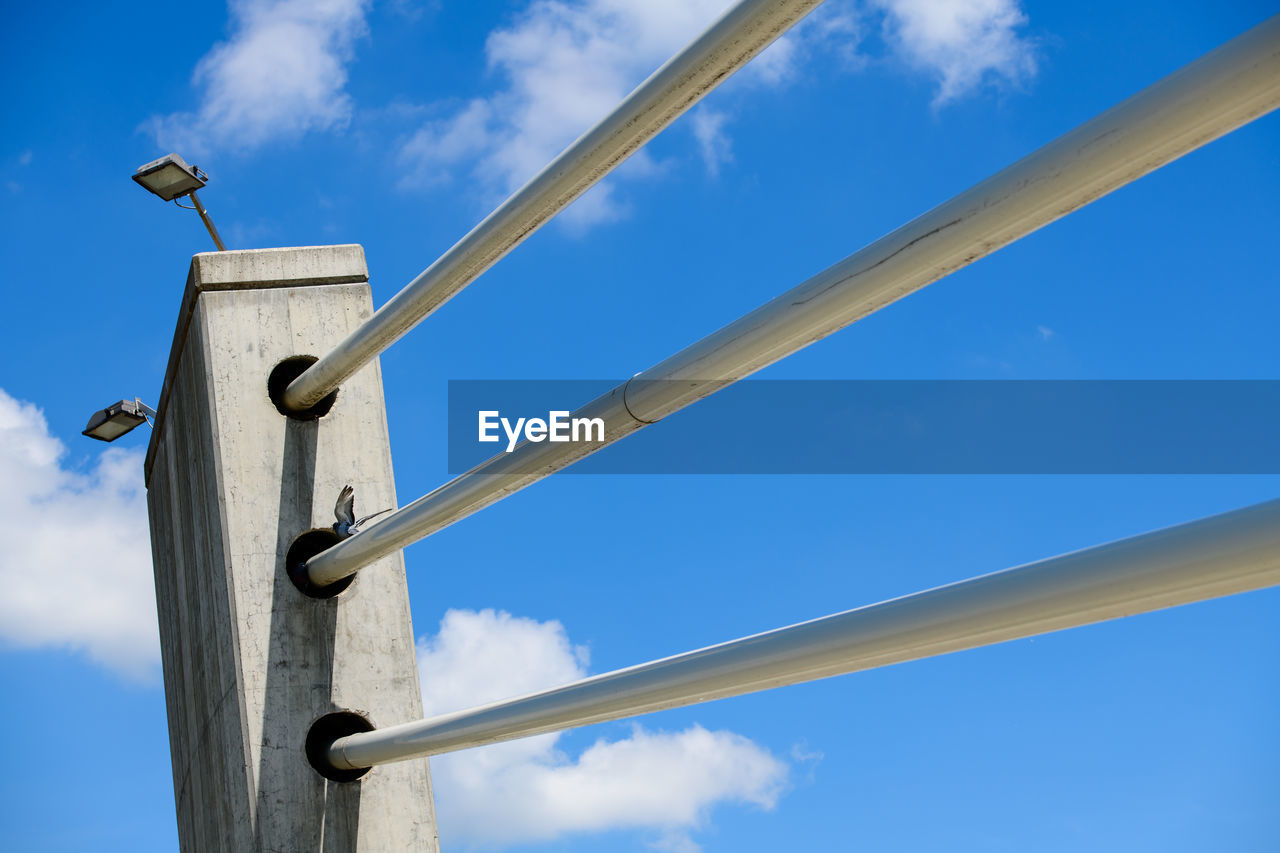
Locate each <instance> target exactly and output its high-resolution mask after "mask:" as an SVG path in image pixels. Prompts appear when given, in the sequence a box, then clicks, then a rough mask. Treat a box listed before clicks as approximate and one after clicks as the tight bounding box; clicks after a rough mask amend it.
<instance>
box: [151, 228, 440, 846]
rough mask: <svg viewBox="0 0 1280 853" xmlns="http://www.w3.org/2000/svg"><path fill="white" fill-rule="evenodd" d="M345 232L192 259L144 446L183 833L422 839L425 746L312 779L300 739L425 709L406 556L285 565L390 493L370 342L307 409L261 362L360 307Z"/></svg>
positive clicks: (230, 840) (359, 253)
mask: <svg viewBox="0 0 1280 853" xmlns="http://www.w3.org/2000/svg"><path fill="white" fill-rule="evenodd" d="M367 280H368V274H367V271H366V268H365V263H364V253H363V250H362V249H361V248H360V247H359V246H322V247H312V248H301V249H266V250H257V251H247V252H218V253H209V254H202V255H196V256H195V258H193V259H192V264H191V273H190V276H189V278H188V282H187V293H186V296H185V297H184V299H183V307H182V313H181V316H180V317H179V320H178V330H177V333H176V335H175V337H174V348H173V352H172V353H171V355H170V363H169V371H168V373H167V375H166V380H165V389H164V392H163V394H162V397H161V403H160V408H159V415H158V418H157V425H156V430H155V433H154V435H153V436H152V441H151V446H150V447H149V448H148V454H147V489H148V491H147V500H148V506H149V509H150V515H151V539H152V553H153V558H154V562H155V577H156V600H157V605H158V607H159V613H160V635H161V645H162V654H163V662H164V680H165V698H166V702H167V705H168V712H169V733H170V744H171V749H172V755H173V779H174V793H175V798H176V800H177V812H178V830H179V837H180V839H181V845H182V849H183V850H184V851H205V850H228V851H326V853H328V851H347V850H361V851H365V850H368V851H387V850H396V851H400V850H427V851H434V850H437V849H438V845H437V841H436V833H435V815H434V810H433V805H432V797H431V781H430V776H429V772H428V769H427V764H426V762H425V761H415V762H403V763H399V764H392V765H388V766H386V767H379V768H375V769H374V770H372V771H371V772H370V773H369V774H368V775H366V776H365V777H364V778H363V779H361V780H360V781H358V782H349V783H337V782H329V781H327V780H325V779H324V778H322V777H321V776H320V775H319V774H317V773H316V772H315V771H314V770H313V769H312V768H311V766H310V765H309V764H308V763H307V760H306V758H305V756H304V754H303V743H304V741H305V739H306V735H307V731H308V729H309V728H310V726H311V723H312V722H313V721H314V720H315V719H316V718H317V717H320V716H322V715H323V714H326V713H328V712H330V711H334V710H355V711H358V712H361V713H363V714H366V715H367V716H368V717H369V719H370V720H371V721H372V722H373V723H374V725H377V726H381V725H386V724H390V723H399V722H404V721H407V720H413V719H417V718H419V717H421V716H422V707H421V696H420V694H419V692H418V678H417V668H416V664H415V658H414V646H413V633H412V627H411V624H410V621H409V601H408V595H407V591H406V588H405V581H404V564H403V561H402V559H401V557H400V556H399V555H398V554H397V555H395V556H392V557H388V558H385V559H382V560H379V561H378V562H377V563H375V564H374V565H372V566H370V567H369V568H367V569H365V570H364V571H363V572H361V573H360V575H359V576H358V577H357V578H356V580H355V582H354V583H353V584H352V586H351V587H350V588H349V589H347V591H345V592H343V593H342V594H340V595H339V596H337V597H336V598H332V599H313V598H308V597H307V596H304V595H303V594H302V593H300V592H299V591H298V590H297V589H295V588H294V586H293V585H292V583H291V582H290V581H289V579H288V578H287V577H286V575H285V574H284V568H283V567H284V558H285V554H286V552H287V550H288V548H289V545H290V544H291V543H292V542H293V540H294V539H295V538H296V537H297V536H298V534H300V533H302V532H304V531H306V530H308V529H312V528H324V527H328V526H329V525H331V524H332V523H333V520H334V519H333V503H334V500H335V499H336V497H337V495H338V491H339V490H340V489H341V488H342V486H343V485H344V484H345V483H348V482H350V483H352V484H353V485H354V486H355V489H356V509H357V512H362V513H368V512H372V511H374V510H378V509H382V508H384V507H389V506H394V505H395V489H394V486H393V482H392V476H391V456H390V451H389V444H388V439H387V427H386V415H385V409H384V407H383V397H382V379H381V374H380V371H379V367H378V364H377V362H376V361H375V362H374V363H373V364H371V365H369V366H367V367H365V368H364V369H362V370H361V371H360V372H358V373H356V374H355V375H354V376H352V377H351V378H350V379H349V380H348V381H347V382H346V383H344V384H343V386H342V388H341V390H340V391H339V393H338V398H337V402H336V403H335V405H334V406H333V409H332V411H330V412H329V414H328V415H326V416H325V417H323V418H321V419H320V420H318V421H298V420H293V419H290V418H286V417H284V416H283V415H281V414H280V413H279V412H278V411H277V410H276V408H275V406H274V405H273V404H272V402H271V400H270V399H269V398H268V395H267V376H268V375H269V374H270V372H271V370H272V368H273V367H274V366H275V365H276V364H278V363H279V362H280V361H281V360H283V359H285V358H287V357H289V356H294V355H313V356H319V355H322V354H323V353H324V352H326V351H327V350H328V348H329V347H330V346H332V345H333V344H334V343H336V342H337V341H339V340H341V339H342V338H343V337H344V336H345V335H346V334H348V333H349V332H350V331H351V330H352V329H353V328H355V327H356V326H357V325H359V324H360V323H361V322H362V321H363V320H365V319H366V318H368V317H369V316H370V315H371V314H372V311H373V306H372V302H371V299H370V294H369V286H368V284H367V283H366V282H367Z"/></svg>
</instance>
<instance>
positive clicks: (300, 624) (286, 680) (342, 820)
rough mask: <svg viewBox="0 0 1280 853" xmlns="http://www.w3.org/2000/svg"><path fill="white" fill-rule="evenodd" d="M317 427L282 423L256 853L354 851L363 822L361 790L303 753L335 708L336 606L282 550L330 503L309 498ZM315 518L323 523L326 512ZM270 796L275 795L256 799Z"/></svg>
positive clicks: (315, 423) (306, 423)
mask: <svg viewBox="0 0 1280 853" xmlns="http://www.w3.org/2000/svg"><path fill="white" fill-rule="evenodd" d="M319 428H320V422H319V421H297V420H293V419H289V420H288V422H287V425H286V429H285V440H284V448H283V451H282V454H283V476H282V477H281V486H280V520H279V526H278V529H277V536H276V567H277V570H276V572H275V574H274V576H273V577H274V581H273V584H272V592H271V595H272V598H271V632H270V639H269V642H270V648H269V649H268V652H267V674H266V683H265V688H264V689H265V696H264V697H263V698H264V701H263V705H262V707H263V708H264V709H265V710H264V712H263V720H262V754H261V756H260V758H259V764H258V777H257V778H258V779H259V780H264V779H269V780H272V781H271V782H270V783H269V784H267V785H263V784H261V781H260V782H259V792H260V793H259V794H258V797H257V810H256V814H255V818H254V832H255V837H256V840H257V843H258V849H259V850H290V851H316V853H342V851H351V850H355V849H356V839H357V835H358V830H359V825H360V791H361V783H360V782H347V783H340V782H329V781H328V780H326V779H325V778H324V777H322V776H321V775H320V774H319V773H317V772H316V771H315V770H314V769H312V767H311V765H310V764H308V762H307V758H306V755H305V754H304V751H303V746H304V744H305V742H306V739H307V731H308V730H309V729H310V727H311V723H312V722H313V721H314V720H316V719H317V718H318V717H320V716H322V715H324V714H327V713H329V712H330V711H335V710H341V709H338V708H335V707H334V706H333V704H332V701H331V699H330V697H331V695H332V678H333V642H334V633H335V627H336V623H337V611H338V601H339V599H337V598H328V599H322V598H310V597H308V596H306V595H304V594H302V593H301V592H300V591H298V589H297V588H295V587H294V585H293V583H292V582H291V581H290V580H289V578H288V576H287V575H286V574H285V570H284V565H285V555H286V554H287V553H288V550H289V546H290V545H291V544H292V543H293V540H294V539H295V538H297V537H298V535H300V534H301V533H303V532H305V531H307V530H308V529H310V528H311V524H312V517H313V501H315V500H319V501H320V502H321V503H325V502H327V500H330V499H326V498H325V497H324V496H320V497H319V498H316V496H315V470H316V439H317V430H318V429H319ZM333 497H334V498H336V497H337V495H334V496H333ZM320 509H322V510H323V509H326V508H324V507H321V508H320ZM321 516H322V517H327V511H326V512H322V513H321ZM267 790H270V791H274V792H276V793H275V795H274V796H271V797H268V796H267V795H265V794H263V793H261V792H262V791H267Z"/></svg>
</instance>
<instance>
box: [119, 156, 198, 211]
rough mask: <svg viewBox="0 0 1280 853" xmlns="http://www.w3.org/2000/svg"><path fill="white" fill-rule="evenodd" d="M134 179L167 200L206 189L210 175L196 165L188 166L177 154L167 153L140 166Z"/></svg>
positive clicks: (134, 174)
mask: <svg viewBox="0 0 1280 853" xmlns="http://www.w3.org/2000/svg"><path fill="white" fill-rule="evenodd" d="M133 179H134V180H135V181H137V182H138V183H139V184H141V185H142V186H144V187H146V188H147V189H148V190H150V191H151V192H153V193H155V194H156V195H158V196H160V198H162V199H164V200H165V201H173V200H174V199H175V198H177V197H178V196H184V195H186V194H187V193H189V192H192V191H193V190H201V189H204V185H205V184H206V183H208V175H205V174H204V173H202V172H201V171H200V170H199V169H197V168H196V167H195V166H188V165H187V163H186V161H185V160H183V159H182V158H181V157H179V156H178V155H177V154H166V155H165V156H163V157H161V158H160V159H159V160H152V161H151V162H150V163H148V164H147V165H145V166H139V167H138V171H136V172H134V173H133Z"/></svg>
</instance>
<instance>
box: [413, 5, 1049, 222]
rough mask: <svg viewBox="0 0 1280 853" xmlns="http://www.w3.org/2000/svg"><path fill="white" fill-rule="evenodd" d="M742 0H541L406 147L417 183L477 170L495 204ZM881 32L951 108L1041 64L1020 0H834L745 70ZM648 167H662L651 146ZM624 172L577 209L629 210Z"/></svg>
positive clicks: (773, 75)
mask: <svg viewBox="0 0 1280 853" xmlns="http://www.w3.org/2000/svg"><path fill="white" fill-rule="evenodd" d="M730 5H732V3H731V2H730V0H643V2H641V0H533V2H530V3H529V4H528V5H527V6H526V7H525V8H524V10H523V11H522V12H521V13H520V14H519V15H518V16H517V17H516V18H515V19H514V20H513V21H511V22H510V23H509V24H506V25H504V26H502V27H500V28H498V29H496V30H494V31H493V32H492V33H490V35H489V38H488V41H487V43H486V46H485V52H486V55H487V58H488V63H489V67H490V69H491V71H492V73H493V74H494V76H495V78H496V79H497V80H498V81H499V82H498V85H497V86H496V88H494V89H493V91H491V92H490V93H488V94H486V95H483V96H481V97H478V98H474V99H472V100H470V101H469V102H467V103H466V104H463V105H461V106H459V107H457V108H456V109H454V110H453V111H452V112H449V113H447V114H446V115H445V116H444V117H442V118H436V119H433V120H431V121H428V122H426V123H425V124H423V125H421V126H420V127H419V128H418V129H417V130H416V131H414V132H413V133H412V134H411V135H410V136H409V137H408V138H407V139H406V140H405V141H404V142H403V143H402V145H401V146H400V151H399V161H400V164H401V165H402V167H404V169H405V175H406V177H405V178H404V181H403V184H404V185H405V186H410V187H433V186H438V185H440V184H444V183H447V182H449V181H451V180H452V179H454V178H465V180H466V181H467V183H468V185H470V186H476V187H479V188H480V190H481V192H482V193H483V194H484V196H485V198H484V200H485V201H486V202H490V201H495V200H496V199H497V198H500V197H501V196H502V195H505V194H506V193H509V192H511V191H512V190H514V189H516V188H517V187H518V186H520V185H521V184H523V183H524V182H525V181H527V180H529V179H530V178H532V177H533V176H534V175H535V174H537V172H538V171H539V170H540V169H541V168H542V167H543V166H545V165H546V164H547V163H548V162H549V161H550V159H551V158H552V157H554V156H555V155H556V154H557V153H559V152H560V151H561V150H563V148H564V147H565V146H566V145H568V144H569V143H570V142H572V141H573V140H574V139H575V138H576V137H578V136H579V135H581V134H582V133H583V132H584V131H586V130H587V129H588V128H590V127H591V126H592V125H593V124H594V123H595V122H597V121H599V120H600V119H601V118H603V117H604V116H605V115H607V114H608V112H609V110H611V109H612V108H613V107H614V106H615V105H616V104H617V103H618V102H619V101H620V100H621V99H622V98H623V97H624V96H625V95H626V94H627V92H629V91H630V90H631V89H632V88H634V87H635V86H636V85H637V84H638V83H639V82H640V81H641V80H643V79H644V77H645V76H646V75H647V74H649V73H651V72H652V71H653V70H654V69H656V68H657V67H658V66H659V65H660V64H661V63H662V62H664V61H665V60H666V59H668V58H669V57H670V56H671V55H672V54H673V53H674V52H675V51H676V50H678V49H679V48H681V47H682V46H684V45H685V44H686V43H687V42H688V41H690V40H691V39H692V38H693V37H694V36H695V35H697V33H698V32H700V31H701V30H702V29H704V28H705V27H706V26H707V25H709V24H710V23H711V22H712V21H713V20H715V18H716V17H717V15H718V14H720V13H722V12H723V11H724V10H725V9H726V8H728V7H729V6H730ZM876 20H879V21H880V23H881V27H880V29H881V30H882V32H883V36H884V39H885V42H886V44H887V45H888V47H889V49H890V51H891V52H892V53H894V54H895V55H898V56H901V57H902V58H903V59H904V60H905V61H906V62H907V63H908V64H909V65H910V66H911V67H913V68H916V69H919V70H921V71H923V72H925V73H927V74H929V75H930V76H933V77H935V78H936V79H937V81H938V88H937V93H936V96H935V98H934V104H935V106H936V105H940V104H943V103H946V102H947V101H950V100H953V99H955V98H958V97H960V96H961V95H963V94H965V93H967V92H970V91H973V90H974V89H976V88H977V87H979V86H980V85H981V84H982V82H983V81H984V80H987V79H990V78H993V77H994V78H1000V79H1004V80H1007V81H1011V82H1014V83H1017V82H1020V81H1022V80H1023V79H1025V78H1027V77H1028V76H1029V75H1030V74H1032V73H1033V72H1034V70H1035V61H1034V52H1033V49H1032V46H1031V45H1030V43H1029V42H1027V41H1026V40H1025V39H1023V38H1022V37H1021V36H1019V35H1018V33H1017V29H1018V28H1019V27H1021V26H1022V25H1023V24H1025V22H1026V16H1025V15H1023V13H1022V12H1021V10H1020V8H1019V5H1018V2H1017V0H866V2H854V0H830V2H828V3H827V4H826V5H824V6H822V7H820V8H819V10H818V11H817V12H815V13H814V14H812V15H810V16H809V18H807V19H806V20H805V21H804V22H802V23H801V24H800V26H798V27H797V28H796V29H795V30H794V31H793V32H792V33H790V34H788V35H787V36H785V37H784V38H782V39H780V40H779V41H777V42H775V43H774V44H773V45H772V46H770V47H769V48H768V49H767V50H766V51H764V52H763V53H762V54H761V55H760V56H758V57H757V58H756V59H755V60H754V61H753V62H752V63H751V64H750V65H749V66H748V69H747V71H746V72H745V79H746V80H747V81H748V82H750V83H754V84H756V85H764V86H782V85H786V84H787V83H788V82H790V81H791V80H794V79H795V78H796V77H797V76H798V75H799V73H800V70H801V69H802V67H803V65H804V63H805V60H806V59H807V58H808V57H809V56H811V55H812V54H814V53H815V52H818V51H831V52H833V53H835V54H837V55H838V56H840V57H842V58H843V59H844V60H845V62H844V63H843V64H844V65H845V66H846V67H849V68H857V67H860V66H861V65H864V64H865V57H862V56H861V55H860V54H859V51H858V48H859V45H860V44H861V41H862V38H863V35H864V33H865V32H867V31H868V29H873V28H874V22H875V21H876ZM730 119H731V115H730V112H729V110H728V109H727V108H726V107H723V106H720V105H717V106H716V107H715V108H714V109H712V108H708V107H702V108H700V109H698V110H695V111H694V113H693V114H692V116H691V118H690V120H689V123H688V125H687V126H688V127H689V128H691V129H692V132H693V137H694V141H695V142H696V145H697V150H698V153H699V154H700V156H701V159H702V161H703V163H704V165H705V167H706V169H707V171H708V172H709V173H710V174H712V175H715V174H717V173H718V171H719V170H720V168H721V167H722V166H723V165H724V164H725V163H727V162H729V161H730V160H731V156H732V143H731V139H730V136H729V133H728V124H729V122H730ZM631 166H632V168H633V169H635V170H636V172H635V174H644V175H649V174H651V173H652V163H651V162H650V161H648V160H647V159H646V155H645V153H644V152H640V153H639V154H637V155H635V156H634V157H633V158H632V161H631ZM620 178H622V173H618V174H615V175H614V176H613V177H612V178H611V179H610V181H606V182H605V183H604V184H603V185H600V186H598V187H597V188H596V190H594V191H593V192H592V193H588V194H587V195H586V196H584V197H583V198H582V199H581V200H579V201H578V202H577V203H575V205H573V206H572V207H571V208H569V210H567V211H566V212H565V215H564V218H565V219H566V220H567V221H569V222H570V223H571V224H575V225H579V226H581V225H584V224H592V223H597V222H603V221H609V220H612V219H616V218H618V216H619V215H620V214H621V213H622V212H623V210H624V204H623V203H622V202H621V201H619V197H618V194H617V192H616V191H615V186H616V183H615V182H617V181H618V180H619V179H620Z"/></svg>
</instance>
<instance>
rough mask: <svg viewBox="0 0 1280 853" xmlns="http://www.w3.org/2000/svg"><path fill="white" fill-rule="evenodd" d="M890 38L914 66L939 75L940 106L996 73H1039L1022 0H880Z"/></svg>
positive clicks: (1023, 76) (1016, 79)
mask: <svg viewBox="0 0 1280 853" xmlns="http://www.w3.org/2000/svg"><path fill="white" fill-rule="evenodd" d="M874 2H875V5H876V6H878V7H879V8H880V9H882V10H883V11H884V12H885V14H886V21H885V25H886V30H887V33H886V37H887V39H888V41H889V43H890V44H891V46H893V47H894V48H895V49H896V50H897V51H898V52H900V53H901V54H902V55H903V57H904V58H905V59H906V60H907V61H908V62H910V63H911V64H912V65H914V66H916V67H917V68H920V69H921V70H923V71H925V72H926V73H928V74H930V75H931V76H934V77H936V78H937V79H938V91H937V93H936V95H935V96H934V99H933V102H934V105H935V106H938V105H941V104H944V103H946V102H947V101H951V100H954V99H955V98H958V97H960V96H961V95H964V94H967V93H968V92H970V91H972V90H974V89H976V88H977V87H978V86H979V85H981V84H982V82H983V80H984V79H987V78H989V77H991V76H992V75H994V76H995V77H998V78H1003V79H1004V80H1005V81H1007V82H1009V83H1011V84H1015V85H1016V84H1018V83H1021V82H1023V81H1024V80H1027V79H1029V78H1030V77H1031V76H1032V75H1034V74H1035V70H1036V60H1035V49H1034V46H1033V44H1032V43H1031V42H1030V41H1028V40H1027V39H1025V38H1023V37H1022V36H1020V35H1019V34H1018V32H1017V31H1018V29H1019V28H1021V27H1022V26H1024V25H1025V24H1026V23H1027V16H1026V15H1025V14H1023V12H1022V9H1021V5H1020V3H1019V2H1018V0H874Z"/></svg>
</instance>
